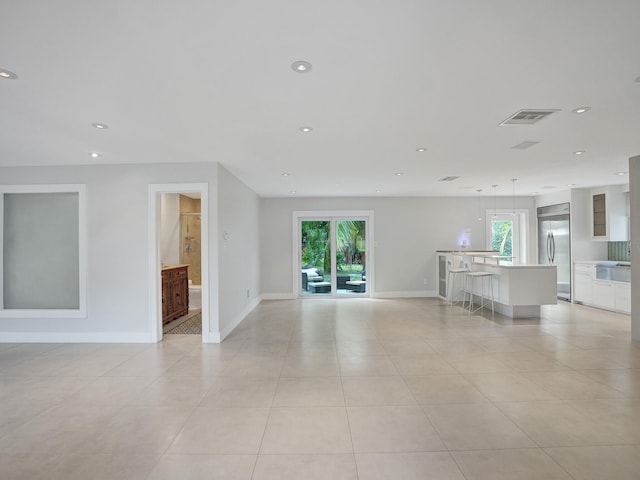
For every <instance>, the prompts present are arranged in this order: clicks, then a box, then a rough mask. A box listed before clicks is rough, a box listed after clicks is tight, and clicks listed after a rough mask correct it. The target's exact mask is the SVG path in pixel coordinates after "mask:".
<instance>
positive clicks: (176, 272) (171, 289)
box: [162, 265, 189, 324]
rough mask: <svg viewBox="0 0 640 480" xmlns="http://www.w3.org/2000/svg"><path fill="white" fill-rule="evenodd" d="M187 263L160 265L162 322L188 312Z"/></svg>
mask: <svg viewBox="0 0 640 480" xmlns="http://www.w3.org/2000/svg"><path fill="white" fill-rule="evenodd" d="M188 268H189V266H188V265H172V266H167V267H162V323H163V324H165V323H167V322H170V321H171V320H174V319H176V318H178V317H181V316H183V315H186V314H187V313H188V312H189V275H188V272H187V269H188Z"/></svg>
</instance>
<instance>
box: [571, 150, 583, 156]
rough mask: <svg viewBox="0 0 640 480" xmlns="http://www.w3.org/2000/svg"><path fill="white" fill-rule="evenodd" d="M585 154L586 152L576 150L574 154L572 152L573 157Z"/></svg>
mask: <svg viewBox="0 0 640 480" xmlns="http://www.w3.org/2000/svg"><path fill="white" fill-rule="evenodd" d="M585 152H586V150H576V151H575V152H573V154H574V155H582V154H583V153H585Z"/></svg>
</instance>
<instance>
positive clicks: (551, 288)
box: [438, 250, 558, 318]
mask: <svg viewBox="0 0 640 480" xmlns="http://www.w3.org/2000/svg"><path fill="white" fill-rule="evenodd" d="M438 254H439V255H440V262H439V263H440V265H443V264H444V265H446V264H447V260H451V261H452V264H455V260H453V259H457V258H460V256H461V255H465V257H464V258H465V259H466V261H467V263H468V264H469V266H470V268H471V270H472V271H484V272H490V273H492V274H493V277H492V282H493V294H494V301H495V309H496V312H499V313H501V314H503V315H506V316H508V317H512V318H539V317H540V306H541V305H555V304H556V303H557V302H558V298H557V297H558V292H557V271H556V267H555V265H536V264H509V263H504V264H501V263H502V262H500V258H501V257H497V256H496V255H495V252H494V253H493V254H487V253H482V252H453V251H449V252H447V251H442V250H439V251H438ZM448 257H449V258H448ZM441 274H442V271H441ZM443 280H445V284H446V277H444V278H443ZM478 283H479V282H478ZM456 288H457V289H459V288H461V286H460V285H458V286H457V287H456ZM442 292H443V291H442V290H441V297H442V298H445V296H444V295H442ZM444 293H446V290H444ZM453 293H454V294H455V293H457V292H453ZM474 293H475V294H476V295H478V294H480V285H479V284H478V287H477V289H476V291H475V292H474ZM486 293H487V291H486V288H485V294H486ZM458 297H459V295H458Z"/></svg>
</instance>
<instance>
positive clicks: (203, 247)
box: [149, 183, 215, 342]
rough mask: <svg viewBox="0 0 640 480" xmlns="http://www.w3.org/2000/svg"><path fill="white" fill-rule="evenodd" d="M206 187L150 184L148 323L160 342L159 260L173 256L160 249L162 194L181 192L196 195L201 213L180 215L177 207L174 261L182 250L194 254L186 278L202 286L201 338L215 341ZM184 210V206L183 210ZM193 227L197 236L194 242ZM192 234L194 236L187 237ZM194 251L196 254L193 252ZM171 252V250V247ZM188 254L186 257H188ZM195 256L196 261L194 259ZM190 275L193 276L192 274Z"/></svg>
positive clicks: (181, 255) (180, 259)
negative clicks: (210, 307)
mask: <svg viewBox="0 0 640 480" xmlns="http://www.w3.org/2000/svg"><path fill="white" fill-rule="evenodd" d="M208 192H209V186H208V184H203V183H185V184H154V185H149V285H150V288H149V323H150V333H151V335H150V336H151V341H153V342H159V341H161V340H162V337H163V322H162V317H163V315H162V312H163V308H162V307H163V302H162V280H161V278H162V276H161V270H162V267H163V265H162V263H163V262H164V258H171V260H169V263H173V257H166V253H164V252H163V249H164V248H166V245H164V244H163V242H162V238H163V232H162V228H163V211H162V208H161V205H162V197H163V194H182V195H184V196H185V198H193V197H195V198H197V197H199V202H198V203H199V204H200V212H199V214H197V215H183V214H184V213H191V212H182V213H183V214H181V212H180V208H178V209H177V210H176V212H175V213H176V215H175V216H176V219H179V218H181V217H184V218H185V219H184V220H180V221H179V222H178V220H176V222H177V223H178V225H179V226H178V228H176V248H175V261H176V263H179V264H181V263H183V262H184V261H185V254H184V251H183V250H184V249H187V250H188V252H187V254H193V255H192V257H193V258H191V259H190V261H195V262H196V263H194V268H193V269H192V271H191V272H189V278H190V279H191V280H192V282H193V281H194V278H196V279H197V281H198V282H199V283H200V285H201V289H200V296H201V317H202V341H203V342H211V341H215V340H214V339H215V335H214V334H212V333H211V321H210V309H209V274H208V272H209V270H208V265H209V240H208V231H209V227H208V218H209V215H208V203H209V201H208V198H209V194H208ZM183 210H184V209H183ZM187 225H188V226H189V228H188V231H189V235H187V238H182V237H183V236H184V235H183V233H184V231H186V230H187V228H186V227H187ZM196 226H197V230H198V232H197V233H198V235H197V236H198V239H197V241H196V235H195V233H196ZM190 237H193V238H190ZM196 250H197V254H198V255H195V253H196ZM172 251H173V250H172ZM188 258H189V257H188V256H187V259H188ZM195 258H197V260H194V259H195ZM192 275H195V276H193V277H192Z"/></svg>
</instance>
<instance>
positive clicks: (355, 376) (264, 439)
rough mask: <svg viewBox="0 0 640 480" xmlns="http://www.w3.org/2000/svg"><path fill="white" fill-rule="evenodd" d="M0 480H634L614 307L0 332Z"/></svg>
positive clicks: (363, 303) (318, 305)
mask: <svg viewBox="0 0 640 480" xmlns="http://www.w3.org/2000/svg"><path fill="white" fill-rule="evenodd" d="M0 477H1V478H3V479H11V480H14V479H15V480H18V479H29V480H38V479H65V480H68V479H83V480H84V479H88V478H91V479H118V480H123V479H155V480H158V479H176V478H179V479H180V480H191V479H205V478H206V479H224V480H235V479H238V480H250V479H253V480H267V479H278V480H287V479H296V480H299V479H305V480H313V479H323V480H325V479H332V480H343V479H344V480H347V479H348V480H354V479H360V480H374V479H376V480H377V479H402V480H413V479H427V478H428V479H433V480H439V479H443V480H449V479H454V480H502V479H505V480H507V479H508V480H518V479H536V480H538V479H540V478H548V479H558V480H567V479H568V480H570V479H573V480H587V479H589V480H591V479H602V478H607V479H611V480H630V479H640V344H638V342H631V340H630V320H629V317H628V316H624V315H617V314H612V313H608V312H604V311H600V310H595V309H590V308H587V307H583V306H579V305H570V304H565V303H561V304H559V305H557V306H551V307H544V308H543V318H542V319H541V320H521V321H516V322H513V321H510V320H509V319H506V318H504V317H501V318H497V319H496V321H491V320H489V319H486V318H483V317H480V316H471V317H469V316H467V315H466V314H463V313H462V312H461V311H460V309H459V308H458V307H449V306H446V305H444V304H443V303H442V302H441V301H439V300H437V299H402V300H368V299H340V300H326V299H304V300H300V301H298V300H294V301H270V302H263V303H262V304H261V305H260V306H259V307H258V308H257V309H256V310H255V311H254V312H253V313H252V314H251V315H250V316H249V318H247V319H246V320H245V321H244V322H243V323H242V324H241V325H240V327H238V329H236V331H235V332H233V334H232V335H231V336H230V337H229V338H228V339H227V340H226V341H225V342H224V343H223V344H222V345H202V344H201V343H200V337H199V336H196V335H170V336H167V337H165V340H164V341H163V342H162V343H160V344H157V345H148V344H145V345H130V344H126V345H122V344H0Z"/></svg>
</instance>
